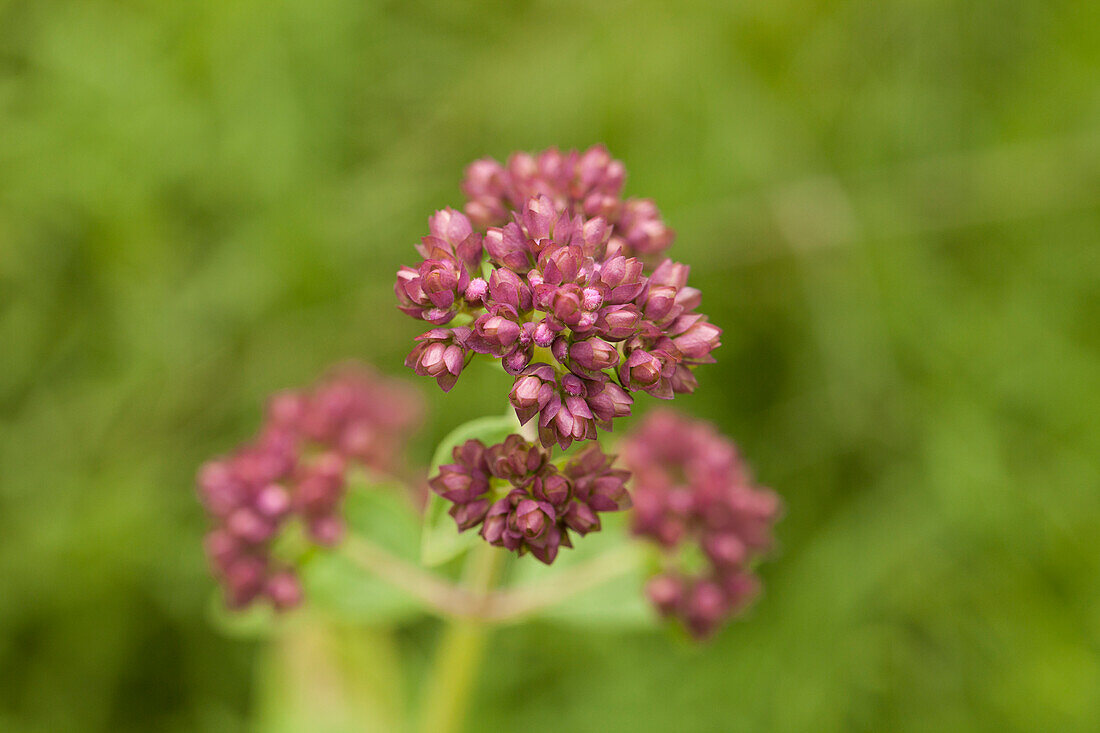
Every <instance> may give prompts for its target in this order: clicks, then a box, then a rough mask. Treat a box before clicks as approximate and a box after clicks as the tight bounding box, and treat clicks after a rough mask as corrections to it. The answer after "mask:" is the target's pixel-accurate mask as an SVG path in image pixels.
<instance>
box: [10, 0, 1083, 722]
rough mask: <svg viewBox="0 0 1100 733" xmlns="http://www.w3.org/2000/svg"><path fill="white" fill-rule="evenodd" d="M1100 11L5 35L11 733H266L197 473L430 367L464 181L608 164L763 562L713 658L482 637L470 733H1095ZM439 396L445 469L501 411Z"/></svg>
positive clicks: (418, 629)
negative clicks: (438, 276)
mask: <svg viewBox="0 0 1100 733" xmlns="http://www.w3.org/2000/svg"><path fill="white" fill-rule="evenodd" d="M1098 11H1100V7H1098V5H1097V4H1096V3H1090V2H1081V1H1080V0H1078V1H1076V2H1057V1H1053V2H1035V1H1034V0H989V1H988V2H973V1H969V2H964V1H963V0H945V1H944V2H936V3H929V2H918V1H917V0H898V1H896V2H874V1H871V0H821V1H820V2H790V1H786V2H785V1H783V0H778V1H774V2H719V1H718V0H701V1H700V2H695V3H668V2H663V1H662V0H637V1H635V2H630V3H619V4H616V3H592V2H581V1H580V0H567V2H562V3H548V2H537V1H530V2H488V1H486V0H477V1H475V2H470V3H424V2H417V1H415V0H412V1H410V2H375V3H370V2H358V1H354V0H282V1H281V2H275V3H273V2H270V1H261V0H234V1H233V2H225V1H224V0H193V1H192V2H186V3H178V2H148V1H145V2H142V1H140V0H134V1H132V2H104V1H102V0H0V538H2V541H0V729H2V730H4V731H13V732H15V733H21V732H22V731H34V732H37V731H49V732H50V733H64V732H66V731H80V732H81V733H94V732H96V731H112V733H118V732H124V731H150V730H155V731H158V732H159V731H168V732H169V733H171V732H174V731H179V732H182V731H187V732H188V733H193V732H194V731H217V732H218V733H223V732H225V731H230V732H231V731H243V730H251V729H253V728H254V725H253V723H254V721H255V719H256V717H257V715H258V713H259V708H260V707H261V705H260V703H259V701H258V698H257V692H256V691H255V688H254V685H253V681H254V679H253V671H254V669H255V668H256V667H258V666H262V665H260V656H259V655H260V654H261V653H263V654H266V653H267V652H268V651H269V650H268V649H267V647H266V646H262V645H260V644H257V643H255V642H248V641H242V640H240V639H237V638H233V637H227V636H226V635H225V634H224V633H222V632H221V631H220V630H219V629H217V628H215V627H213V626H212V625H211V624H210V622H209V612H208V608H209V606H208V604H209V599H210V595H211V592H212V589H213V583H212V581H211V580H210V578H209V576H208V574H207V572H206V569H205V567H204V562H203V557H202V550H201V546H200V542H199V537H200V535H201V533H202V531H203V528H204V517H203V516H202V512H201V510H200V508H199V507H198V505H197V502H196V501H195V498H194V491H193V488H192V484H193V477H194V472H195V468H196V467H197V465H198V464H199V462H200V461H202V460H204V459H205V458H207V457H210V456H212V455H214V454H216V453H218V452H221V451H225V450H227V449H229V448H230V447H232V446H233V445H234V444H235V443H236V442H238V441H240V440H242V439H244V438H246V437H247V436H249V435H250V434H251V433H252V432H253V431H254V430H255V428H256V426H257V424H258V420H259V413H260V406H261V404H262V401H263V399H264V397H265V396H266V395H268V394H269V393H270V392H272V391H273V390H275V389H278V388H283V387H288V386H294V385H299V384H305V383H307V382H309V381H310V380H312V379H313V378H315V377H316V376H317V374H318V373H319V372H320V371H321V370H322V369H323V368H324V367H325V366H327V365H328V364H330V363H331V362H333V361H335V360H337V359H342V358H348V357H355V358H361V359H365V360H368V361H371V362H373V363H374V364H376V365H377V366H378V367H379V368H380V369H382V370H383V371H386V372H389V373H394V374H396V373H399V372H402V371H407V370H403V368H402V366H401V361H402V359H403V358H404V355H405V354H406V353H407V351H408V349H409V348H410V346H411V340H412V338H413V337H414V336H415V335H416V334H417V333H419V332H420V330H419V329H418V325H417V324H416V323H414V322H412V321H410V320H409V319H407V318H405V317H403V316H401V314H399V313H398V312H397V311H396V310H395V309H394V307H393V294H392V284H393V273H394V272H395V271H396V269H397V267H398V266H399V265H401V264H411V262H412V261H413V260H414V254H413V251H412V245H413V243H415V242H416V241H418V238H419V237H420V236H422V235H423V234H424V233H425V231H426V219H427V216H428V214H429V213H430V212H431V211H433V210H434V209H436V208H439V207H441V206H444V205H452V206H457V205H459V204H460V203H461V199H460V195H459V192H458V189H457V184H458V182H459V180H460V176H461V173H460V171H461V168H462V166H463V165H464V164H465V163H467V162H468V161H470V160H473V159H474V158H477V157H479V156H482V155H486V154H491V155H495V156H498V157H500V156H504V155H507V153H508V152H509V151H511V150H514V149H538V148H541V147H544V146H548V145H560V146H566V147H568V146H584V145H588V144H590V143H592V142H595V141H603V142H605V143H607V144H608V145H609V146H610V148H611V150H612V151H613V152H614V153H615V155H616V156H618V157H620V158H622V159H623V160H624V161H625V163H626V165H627V168H628V170H629V173H630V175H629V178H628V181H627V190H628V192H629V193H630V194H631V195H638V196H651V197H653V198H654V199H655V200H656V202H657V203H658V205H659V206H660V207H661V209H662V211H663V212H664V214H665V215H666V217H667V219H668V221H669V223H670V224H671V225H672V226H673V227H675V228H676V229H677V231H678V233H679V236H678V240H677V243H676V245H675V246H674V248H673V250H672V252H673V254H675V255H676V257H677V258H678V259H680V260H682V261H684V262H687V263H690V264H691V265H692V268H693V269H692V284H693V285H695V286H697V287H699V288H700V289H701V290H702V292H703V310H704V311H705V312H707V313H708V314H709V315H710V316H711V318H712V320H713V321H714V322H715V323H717V324H718V325H719V326H721V327H723V328H724V329H725V334H724V337H723V341H724V345H723V346H722V348H721V349H719V350H718V351H717V352H716V354H715V355H716V357H717V359H718V363H717V364H715V365H711V366H706V367H702V368H701V369H700V370H699V372H698V375H699V380H700V383H701V386H700V389H699V391H698V393H697V394H695V395H693V396H690V397H687V398H677V400H676V402H675V405H676V406H677V407H680V408H682V409H685V410H687V411H689V412H691V413H694V414H696V415H699V416H703V417H707V418H709V419H712V420H714V421H715V422H717V423H718V424H719V425H720V426H721V428H722V429H723V430H725V431H726V432H728V433H729V434H730V435H732V436H733V437H734V438H736V439H737V440H738V441H739V442H740V443H741V445H742V447H743V449H744V453H745V455H746V457H747V458H748V459H749V461H750V462H751V463H752V465H753V467H754V469H755V470H756V473H757V474H758V475H759V476H760V478H761V480H762V481H764V482H765V483H767V484H769V485H772V486H774V487H775V488H776V489H777V490H778V491H779V492H780V493H781V494H782V495H783V496H784V498H785V500H786V503H787V516H786V518H785V519H784V521H783V522H782V523H781V524H780V526H779V534H780V540H781V552H780V554H779V556H778V557H777V558H776V560H775V561H774V562H770V563H767V564H765V565H763V566H762V573H763V575H764V582H765V596H764V598H763V599H762V601H761V602H760V603H759V604H758V605H757V606H756V607H755V608H754V609H753V611H752V612H751V614H750V616H749V618H748V619H747V620H746V621H744V622H742V623H737V624H735V625H733V626H732V627H731V628H729V629H728V630H727V631H725V632H723V633H722V634H720V635H719V636H718V637H717V638H716V639H715V640H714V641H712V642H711V643H710V644H708V645H706V646H705V647H703V648H701V649H699V650H697V651H686V650H685V649H683V648H682V647H680V646H677V645H670V644H669V643H668V640H667V639H665V638H663V637H661V636H660V635H656V634H650V633H648V632H643V633H616V632H615V631H614V630H612V629H606V630H603V629H601V630H581V629H579V628H576V627H572V628H569V629H564V628H562V627H561V626H560V625H558V624H550V623H539V624H532V625H527V626H524V627H515V628H510V629H507V630H505V631H502V632H501V633H499V634H497V635H495V636H494V637H493V639H492V640H491V643H490V651H489V654H490V659H489V661H488V662H487V664H486V665H485V667H484V670H483V673H482V676H481V679H480V681H479V688H478V690H479V692H478V697H479V699H478V700H477V701H476V702H475V705H474V709H476V710H477V711H478V714H479V718H478V720H477V725H476V726H471V729H472V730H524V731H525V732H526V733H543V732H549V731H553V732H554V733H560V732H561V731H578V732H580V731H594V730H600V731H604V730H611V731H616V730H631V731H647V730H654V731H668V730H683V731H741V730H744V731H757V730H776V731H815V733H817V732H819V731H838V730H845V731H849V730H854V731H884V730H885V731H898V732H899V733H900V732H905V731H927V730H951V731H954V730H976V731H983V730H984V731H998V732H1000V731H1034V730H1058V731H1092V730H1094V729H1095V727H1096V721H1097V720H1098V719H1100V653H1098V652H1097V649H1100V618H1098V615H1097V611H1096V609H1097V608H1100V560H1098V555H1097V552H1096V550H1095V546H1094V545H1093V544H1092V543H1093V541H1094V538H1095V537H1097V536H1100V494H1098V492H1097V486H1100V463H1098V460H1097V456H1100V414H1098V412H1097V409H1096V405H1098V404H1100V329H1097V327H1096V324H1097V323H1098V322H1100V296H1098V288H1097V283H1098V282H1100V248H1098V247H1097V241H1096V239H1097V237H1096V233H1097V232H1098V231H1100V194H1098V193H1097V192H1098V191H1100V135H1098V133H1097V124H1096V121H1097V118H1098V112H1097V110H1098V108H1100V99H1098V96H1097V84H1096V77H1097V74H1096V69H1097V68H1098V65H1100V14H1098ZM409 378H410V379H412V378H413V377H412V375H409ZM419 383H420V384H422V385H423V386H424V387H425V389H426V392H427V393H428V394H429V395H431V400H430V402H431V408H432V412H431V416H430V419H429V421H428V422H427V423H426V425H425V429H424V432H423V435H422V437H421V438H420V439H419V441H418V443H417V444H416V445H414V446H413V447H412V451H411V454H412V456H413V457H414V458H416V459H417V460H418V461H419V462H420V463H426V462H427V461H428V459H429V457H430V454H431V450H432V447H434V446H435V444H436V443H437V442H438V441H439V440H440V439H441V438H442V437H443V436H444V434H445V433H446V432H448V431H449V430H450V428H451V427H452V426H454V425H457V424H459V423H461V422H463V421H464V420H468V419H469V418H470V417H471V416H477V415H484V414H486V413H493V412H496V411H498V410H499V409H500V407H502V402H503V399H504V395H505V394H506V391H507V389H508V385H509V383H508V380H507V379H506V377H505V375H503V374H501V373H500V372H499V370H496V371H493V370H488V369H480V368H477V367H476V366H471V367H470V368H469V369H468V370H467V371H466V373H463V375H462V378H461V379H460V380H459V382H458V385H457V386H456V387H455V388H454V390H452V391H451V392H450V393H449V394H448V395H446V397H444V396H443V395H442V394H441V393H439V391H438V390H437V389H436V387H435V385H434V384H433V383H432V382H431V380H428V379H420V380H419ZM645 403H646V401H645V400H641V401H640V402H639V404H640V405H644V404H645ZM625 427H626V426H625V425H624V426H623V428H620V429H625ZM593 539H594V538H593ZM585 541H587V540H585ZM433 630H434V627H430V626H426V625H423V624H417V623H413V624H411V625H409V626H406V627H404V629H403V631H402V632H401V637H400V638H401V643H402V644H403V646H402V648H401V649H400V650H399V651H401V652H404V655H403V658H405V659H406V660H408V661H409V664H410V665H411V666H410V667H409V670H410V671H409V672H408V673H407V674H408V678H409V681H410V682H411V681H415V679H417V674H416V670H417V669H419V667H417V665H422V664H423V660H424V658H425V657H426V656H427V653H428V651H429V649H430V647H431V641H432V639H433ZM366 656H369V655H366ZM366 668H367V670H368V672H369V671H371V670H372V668H371V667H370V666H369V665H366ZM322 669H323V668H322Z"/></svg>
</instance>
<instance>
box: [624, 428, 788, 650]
mask: <svg viewBox="0 0 1100 733" xmlns="http://www.w3.org/2000/svg"><path fill="white" fill-rule="evenodd" d="M622 457H623V463H624V464H625V465H626V467H627V468H628V469H630V471H631V472H632V473H633V476H634V479H633V484H632V493H633V495H634V524H633V530H634V533H635V534H636V535H638V536H640V537H644V538H646V539H649V540H651V541H653V542H655V543H657V545H658V546H659V547H660V548H661V549H662V558H663V564H664V567H663V570H662V571H661V573H660V574H658V575H656V576H655V577H654V578H652V579H651V580H650V582H649V584H648V586H647V588H646V591H647V594H648V595H649V598H650V600H651V601H652V602H653V604H654V605H655V606H656V608H657V610H658V611H659V612H660V613H661V614H663V615H665V616H670V617H674V618H677V619H679V620H680V621H681V622H682V623H683V624H684V626H685V627H686V628H687V629H688V631H689V632H690V633H691V634H692V635H693V636H696V637H697V638H703V637H706V636H709V635H710V634H712V633H713V632H714V631H715V630H716V629H717V628H718V627H719V626H720V625H721V624H722V623H723V622H724V621H725V620H727V619H728V618H730V617H732V616H733V615H734V614H736V613H737V612H738V611H739V610H741V609H742V608H744V606H745V605H747V603H748V602H749V601H750V600H752V598H753V597H754V596H755V595H756V593H757V591H758V589H759V581H758V579H757V577H756V576H755V575H754V573H753V571H752V563H753V561H754V560H755V559H756V558H757V557H758V556H759V555H760V554H761V553H762V552H764V551H765V550H767V549H769V548H770V547H771V545H772V525H773V524H774V523H775V521H776V519H777V518H778V516H779V513H780V510H781V504H780V501H779V498H778V497H777V496H776V495H775V493H773V492H772V491H770V490H769V489H764V488H760V487H757V486H755V485H754V484H753V482H752V479H751V477H750V476H749V474H748V472H747V469H746V468H745V465H744V464H743V462H742V461H741V458H740V456H739V455H738V453H737V449H736V447H735V446H734V444H733V442H732V441H730V440H728V439H727V438H725V437H723V436H721V435H719V434H718V432H717V431H716V430H715V429H714V427H713V426H712V425H710V424H708V423H705V422H702V421H698V420H691V419H689V418H685V417H681V416H679V415H677V414H676V413H674V412H672V411H668V410H661V411H656V412H652V413H650V414H649V415H647V416H646V419H645V420H644V422H643V423H642V424H641V425H640V426H639V427H638V429H637V430H636V431H635V432H634V433H633V434H632V435H630V436H629V438H628V439H627V440H625V441H624V442H623V446H622Z"/></svg>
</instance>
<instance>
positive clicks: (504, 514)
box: [429, 435, 630, 564]
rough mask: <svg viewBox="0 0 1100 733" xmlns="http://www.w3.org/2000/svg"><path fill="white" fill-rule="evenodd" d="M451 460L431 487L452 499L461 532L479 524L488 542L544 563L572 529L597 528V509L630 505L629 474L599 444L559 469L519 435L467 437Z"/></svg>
mask: <svg viewBox="0 0 1100 733" xmlns="http://www.w3.org/2000/svg"><path fill="white" fill-rule="evenodd" d="M453 457H454V463H449V464H446V465H444V466H441V467H440V469H439V473H438V474H437V475H436V476H434V477H433V478H432V479H431V481H430V483H429V485H430V487H431V489H432V491H434V492H435V493H437V494H439V495H440V496H441V497H443V498H444V499H446V500H448V501H450V502H452V506H451V509H450V511H449V513H450V515H451V516H452V517H454V520H455V522H456V523H457V524H458V528H459V531H465V530H468V529H472V528H474V527H477V526H479V525H480V526H481V531H480V534H481V536H482V537H484V538H485V540H486V541H488V542H489V544H492V545H497V546H499V547H505V548H507V549H509V550H513V551H514V552H516V553H517V554H519V555H523V554H525V553H526V552H530V553H531V554H532V555H534V556H535V557H536V558H538V559H539V560H541V561H542V562H544V563H546V564H550V563H552V562H553V561H554V558H556V557H557V555H558V550H559V548H560V547H562V546H563V545H564V546H565V547H572V546H573V544H572V541H571V540H570V538H569V531H570V530H572V531H574V532H576V533H577V534H578V535H581V536H583V535H586V534H588V533H589V532H593V531H595V530H598V529H599V528H600V518H599V515H598V513H599V512H610V511H618V510H621V509H626V508H628V507H629V506H630V495H629V494H628V493H627V491H626V485H625V484H626V480H627V478H628V477H629V474H628V473H627V472H626V471H622V470H619V469H613V468H612V467H611V459H610V458H609V457H608V456H605V455H604V453H603V451H601V450H600V447H599V446H598V445H595V444H593V445H590V446H587V447H586V448H585V449H584V450H583V451H581V452H580V453H578V454H577V455H575V456H572V457H570V458H569V459H567V460H565V461H563V463H562V465H561V466H560V467H559V466H557V465H555V464H554V463H552V462H550V457H549V455H548V454H547V451H546V450H544V449H543V448H541V447H540V446H538V445H532V444H531V443H528V442H527V441H526V440H524V439H523V438H522V437H520V436H519V435H511V436H509V437H508V438H507V439H506V440H505V441H504V442H503V443H498V444H496V445H493V446H490V447H486V446H485V444H484V443H482V442H481V441H480V440H469V441H467V442H466V443H464V444H462V445H460V446H457V447H456V448H455V449H454V454H453Z"/></svg>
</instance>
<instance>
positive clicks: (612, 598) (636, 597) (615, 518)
mask: <svg viewBox="0 0 1100 733" xmlns="http://www.w3.org/2000/svg"><path fill="white" fill-rule="evenodd" d="M624 520H625V517H624V516H623V515H622V514H604V515H603V516H602V517H601V521H602V522H603V529H602V530H601V531H599V532H595V533H593V534H589V535H587V536H585V537H576V536H574V537H573V544H574V547H573V549H566V548H562V550H561V552H560V553H559V554H558V557H557V559H556V560H554V563H553V564H552V565H543V564H542V563H540V562H525V561H520V562H516V563H513V566H512V573H511V576H510V577H509V581H508V582H509V587H510V588H512V589H516V590H522V589H524V588H538V587H540V585H542V584H543V583H553V582H554V581H555V580H556V579H557V578H558V577H560V576H561V575H562V574H563V573H572V572H575V571H576V569H577V568H578V566H581V567H583V566H585V565H586V564H588V563H591V562H593V561H596V560H598V558H600V557H601V556H604V555H606V554H607V553H614V555H615V557H616V558H618V559H620V560H621V564H622V566H624V568H623V570H622V571H621V572H619V573H617V574H616V575H615V576H614V577H613V578H612V579H611V580H610V581H609V582H605V583H600V584H598V585H595V586H593V587H591V588H588V589H585V590H583V591H581V592H578V593H572V592H570V593H568V594H563V596H562V601H561V602H559V603H556V604H553V605H549V606H546V607H545V608H543V609H540V610H539V612H538V613H537V614H535V615H534V616H533V617H534V618H536V619H541V620H544V621H548V622H551V623H554V624H556V625H559V626H564V627H574V628H580V629H589V630H598V631H605V632H607V631H611V632H623V631H641V630H653V629H655V628H656V627H657V625H656V621H657V619H656V617H655V615H654V613H653V610H652V608H651V607H650V605H649V603H648V602H647V601H646V600H645V596H644V595H643V593H642V586H643V584H644V582H645V578H646V577H647V572H646V571H647V569H648V567H647V565H648V560H649V558H648V549H647V548H645V547H643V546H641V545H635V544H633V543H632V541H631V538H630V537H629V535H628V533H627V527H626V522H625V521H624ZM624 545H626V547H625V548H624ZM624 550H626V551H625V552H624Z"/></svg>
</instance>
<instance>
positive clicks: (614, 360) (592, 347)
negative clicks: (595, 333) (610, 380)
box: [569, 338, 619, 372]
mask: <svg viewBox="0 0 1100 733" xmlns="http://www.w3.org/2000/svg"><path fill="white" fill-rule="evenodd" d="M569 361H570V363H572V364H574V365H575V366H578V367H580V368H581V369H583V370H585V371H586V372H602V371H603V370H604V369H613V368H615V367H616V366H617V365H618V364H619V352H618V351H617V350H616V349H615V347H614V346H612V345H611V344H609V343H607V342H606V341H604V340H603V339H599V338H590V339H585V340H584V341H577V342H576V343H574V344H573V345H572V346H570V347H569Z"/></svg>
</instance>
